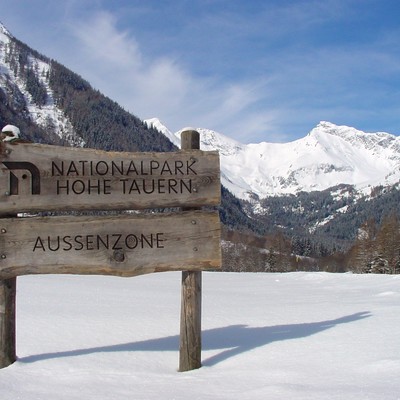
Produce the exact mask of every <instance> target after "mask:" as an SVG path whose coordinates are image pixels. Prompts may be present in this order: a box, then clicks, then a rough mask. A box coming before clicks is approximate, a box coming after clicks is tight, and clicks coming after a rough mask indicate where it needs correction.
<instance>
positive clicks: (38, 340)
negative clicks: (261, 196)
mask: <svg viewBox="0 0 400 400" xmlns="http://www.w3.org/2000/svg"><path fill="white" fill-rule="evenodd" d="M179 313H180V273H175V272H170V273H162V274H152V275H145V276H140V277H135V278H116V277H103V276H93V277H90V276H63V275H58V276H57V275H47V276H26V277H19V278H18V294H17V353H18V361H17V362H16V363H14V364H13V365H11V366H9V367H7V368H5V369H2V370H0V387H1V394H2V398H4V399H24V400H39V399H40V400H42V399H52V400H64V399H65V400H67V399H68V400H73V399H85V400H91V399H93V400H94V399H96V400H99V399H113V400H122V399H124V400H125V399H127V398H132V399H146V400H152V399H157V400H159V399H160V398H162V399H175V400H180V399H182V400H183V399H185V400H186V399H188V398H190V399H193V400H195V399H213V400H215V399H217V400H218V399H243V400H246V399H269V400H274V399H279V400H281V399H291V400H298V399H307V400H313V399H318V400H323V399H329V400H332V399H338V400H339V399H340V400H342V399H346V400H352V399H354V400H360V399H369V400H374V399H376V400H378V399H379V400H395V399H397V400H398V399H400V381H399V379H398V376H399V373H400V346H399V329H400V276H389V275H353V274H328V273H317V272H296V273H288V274H251V273H241V274H239V273H219V272H207V273H203V323H202V325H203V326H202V328H203V352H202V359H203V367H202V368H200V369H198V370H194V371H190V372H185V373H181V372H177V368H178V362H179V361H178V360H179V351H178V348H179Z"/></svg>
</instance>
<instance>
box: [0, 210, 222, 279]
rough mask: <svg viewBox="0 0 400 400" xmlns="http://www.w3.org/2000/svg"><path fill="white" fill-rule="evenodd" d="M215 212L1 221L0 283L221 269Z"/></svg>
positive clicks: (216, 214) (217, 222) (6, 219)
mask: <svg viewBox="0 0 400 400" xmlns="http://www.w3.org/2000/svg"><path fill="white" fill-rule="evenodd" d="M220 259H221V254H220V223H219V215H218V212H217V211H192V212H183V213H171V214H140V215H122V216H102V217H95V218H93V217H86V216H85V217H83V216H79V217H72V216H67V217H32V218H4V219H1V220H0V279H9V278H12V277H15V276H19V275H27V274H85V275H89V274H97V275H117V276H135V275H141V274H146V273H151V272H161V271H175V270H192V271H199V270H203V269H215V268H219V267H220Z"/></svg>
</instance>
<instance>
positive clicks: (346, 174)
mask: <svg viewBox="0 0 400 400" xmlns="http://www.w3.org/2000/svg"><path fill="white" fill-rule="evenodd" d="M146 122H147V124H148V125H150V126H154V127H155V128H157V129H158V130H160V131H161V132H162V133H164V135H166V136H167V137H168V138H170V139H171V140H173V141H174V143H175V144H176V145H179V141H180V139H179V138H180V133H181V131H179V132H176V133H175V134H172V133H171V132H170V131H169V130H168V129H167V128H166V127H165V126H163V125H162V123H161V122H160V121H159V120H157V119H156V118H154V119H151V120H147V121H146ZM196 130H197V131H199V133H200V135H201V148H202V149H203V150H219V152H220V156H221V169H222V184H223V185H224V186H225V187H226V188H228V189H229V190H230V191H231V192H232V193H233V194H235V195H236V196H237V197H239V198H241V199H245V200H248V199H254V198H265V197H268V196H274V195H283V194H296V193H298V192H301V191H305V192H311V191H321V190H325V189H328V188H330V187H334V186H337V185H339V184H348V185H353V186H354V187H355V188H356V189H357V190H360V191H364V193H368V191H370V188H371V187H375V186H378V185H383V186H387V185H393V184H395V183H397V182H398V181H399V180H400V168H399V167H400V138H399V137H397V136H394V135H391V134H389V133H384V132H377V133H365V132H362V131H359V130H357V129H355V128H351V127H348V126H337V125H335V124H332V123H330V122H325V121H323V122H320V123H319V124H318V125H317V126H316V127H315V128H314V129H312V130H311V132H310V133H309V134H308V135H307V136H305V137H304V138H301V139H298V140H295V141H293V142H289V143H267V142H262V143H257V144H242V143H239V142H237V141H235V140H233V139H230V138H228V137H226V136H224V135H222V134H220V133H217V132H214V131H211V130H208V129H202V128H198V129H196Z"/></svg>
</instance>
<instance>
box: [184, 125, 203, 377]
mask: <svg viewBox="0 0 400 400" xmlns="http://www.w3.org/2000/svg"><path fill="white" fill-rule="evenodd" d="M181 149H182V150H199V149H200V135H199V133H198V132H197V131H193V130H186V131H183V132H182V134H181ZM185 210H187V208H185ZM191 210H193V208H191ZM201 284H202V274H201V271H182V286H181V325H180V343H179V371H180V372H184V371H190V370H193V369H197V368H200V367H201Z"/></svg>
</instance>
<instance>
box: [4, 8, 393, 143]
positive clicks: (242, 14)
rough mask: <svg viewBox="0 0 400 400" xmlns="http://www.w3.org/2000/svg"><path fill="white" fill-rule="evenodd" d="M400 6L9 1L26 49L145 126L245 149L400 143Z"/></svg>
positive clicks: (10, 24) (10, 25)
mask: <svg viewBox="0 0 400 400" xmlns="http://www.w3.org/2000/svg"><path fill="white" fill-rule="evenodd" d="M399 15H400V1H397V0H324V1H322V0H318V1H314V0H307V1H306V0H298V1H289V0H264V1H256V0H242V1H239V0H203V1H198V0H191V1H185V0H177V1H168V0H166V1H161V0H159V1H155V0H146V1H142V0H112V1H105V0H63V1H56V0H54V1H50V0H47V1H44V0H25V1H21V0H1V2H0V21H1V22H2V23H3V24H4V25H5V26H6V27H7V29H8V30H9V31H10V32H11V33H12V34H13V35H14V36H16V37H17V38H18V39H20V40H21V41H23V42H24V43H26V44H28V45H29V46H30V47H32V48H34V49H36V50H37V51H39V52H40V53H43V54H44V55H46V56H49V57H51V58H53V59H56V60H57V61H59V62H61V63H62V64H64V65H65V66H67V67H68V68H71V69H72V70H73V71H75V72H77V73H78V74H80V75H81V76H82V77H83V78H85V79H86V80H87V81H89V82H90V83H91V84H92V86H93V87H94V88H96V89H98V90H100V91H101V92H102V93H104V94H106V95H107V96H109V97H110V98H112V99H113V100H115V101H117V102H118V103H119V104H121V105H122V106H123V107H124V108H125V109H126V110H128V111H131V112H132V113H134V114H135V115H137V116H138V117H139V118H141V119H145V118H152V117H158V118H160V120H161V121H162V122H163V123H164V124H165V125H166V126H167V127H168V128H169V129H170V130H171V131H177V130H179V129H181V128H184V127H188V126H191V127H204V128H210V129H213V130H216V131H218V132H220V133H223V134H225V135H227V136H230V137H232V138H235V139H237V140H239V141H241V142H244V143H249V142H253V143H254V142H260V141H268V142H287V141H291V140H295V139H297V138H300V137H303V136H305V135H306V134H307V133H308V132H309V131H310V130H311V129H312V128H313V127H314V126H315V125H316V124H318V122H319V121H321V120H325V121H330V122H333V123H335V124H338V125H349V126H353V127H355V128H357V129H360V130H364V131H367V132H376V131H385V132H389V133H393V134H396V135H397V134H400V40H399V39H400V19H399V17H398V16H399Z"/></svg>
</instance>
